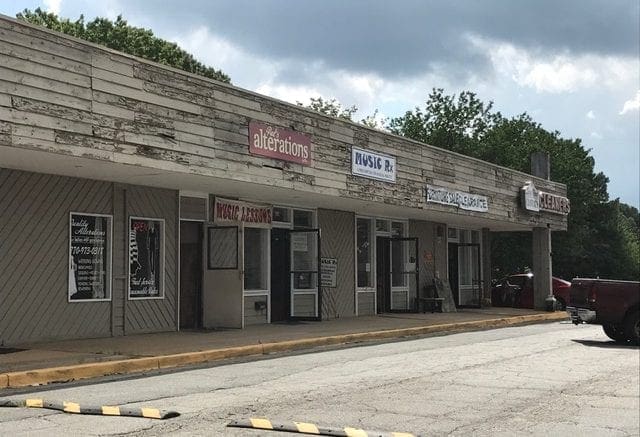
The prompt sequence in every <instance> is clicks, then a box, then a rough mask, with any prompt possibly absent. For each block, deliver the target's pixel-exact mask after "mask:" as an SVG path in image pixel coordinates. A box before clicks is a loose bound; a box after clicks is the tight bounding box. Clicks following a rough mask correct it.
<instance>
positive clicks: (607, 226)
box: [389, 89, 640, 279]
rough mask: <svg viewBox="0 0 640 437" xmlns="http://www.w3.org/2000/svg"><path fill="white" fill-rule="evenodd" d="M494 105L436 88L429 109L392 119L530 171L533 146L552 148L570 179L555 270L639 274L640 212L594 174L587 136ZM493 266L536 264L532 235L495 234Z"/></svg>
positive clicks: (562, 176) (395, 127)
mask: <svg viewBox="0 0 640 437" xmlns="http://www.w3.org/2000/svg"><path fill="white" fill-rule="evenodd" d="M492 108H493V103H492V102H489V103H488V104H485V103H483V102H482V101H480V100H479V99H478V98H477V97H476V95H475V94H474V93H471V92H468V91H464V92H462V93H460V95H459V96H458V97H457V98H456V96H455V95H453V96H446V95H444V91H443V90H442V89H434V90H433V91H432V92H431V94H430V95H429V97H428V99H427V102H426V105H425V107H424V108H423V109H421V108H416V109H415V110H414V111H407V112H406V113H405V115H403V116H402V117H397V118H394V119H392V120H391V121H390V123H389V129H390V130H391V131H392V132H394V133H396V134H399V135H404V136H407V137H410V138H413V139H416V140H419V141H422V142H425V143H428V144H431V145H433V146H437V147H441V148H444V149H448V150H452V151H455V152H459V153H463V154H466V155H469V156H473V157H476V158H479V159H482V160H485V161H489V162H493V163H495V164H498V165H501V166H504V167H509V168H512V169H515V170H519V171H522V172H526V173H529V170H530V164H529V157H530V155H531V153H532V152H534V151H546V152H548V153H549V155H550V159H551V179H552V180H554V181H557V182H561V183H564V184H566V185H567V196H568V197H569V199H570V200H571V213H570V214H569V217H568V231H567V232H556V233H554V235H553V269H554V274H556V275H557V276H560V277H564V278H568V279H571V278H573V277H575V276H596V275H599V276H602V277H605V276H606V277H611V278H619V279H634V278H638V276H639V273H638V259H639V258H638V238H637V236H638V225H637V223H638V222H640V219H638V214H637V210H635V208H632V207H629V206H628V205H624V204H619V202H617V201H613V202H610V201H609V196H608V193H607V183H608V178H607V177H606V176H605V175H604V174H603V173H601V172H600V173H597V172H595V169H594V165H595V162H594V159H593V157H591V156H590V155H589V150H586V149H585V148H584V147H583V146H582V142H581V140H580V139H565V138H562V137H561V136H560V133H559V132H557V131H554V132H550V131H547V130H546V129H544V128H543V127H542V126H541V125H540V124H539V123H536V122H535V121H534V120H533V119H532V118H531V117H530V116H529V115H527V114H526V113H525V114H521V115H519V116H516V117H513V118H509V119H508V118H505V117H503V116H502V115H501V114H500V113H499V112H492ZM634 210H635V213H634ZM492 265H493V266H494V275H495V276H496V277H498V276H500V275H503V274H507V273H512V272H516V271H523V270H524V269H525V268H526V267H530V266H531V265H532V260H531V234H530V233H494V234H493V235H492Z"/></svg>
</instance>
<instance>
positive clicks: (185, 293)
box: [180, 220, 202, 329]
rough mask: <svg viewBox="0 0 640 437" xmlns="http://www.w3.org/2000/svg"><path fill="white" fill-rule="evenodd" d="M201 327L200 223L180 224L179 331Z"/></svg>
mask: <svg viewBox="0 0 640 437" xmlns="http://www.w3.org/2000/svg"><path fill="white" fill-rule="evenodd" d="M200 327H202V223H200V222H195V221H184V220H183V221H181V222H180V329H197V328H200Z"/></svg>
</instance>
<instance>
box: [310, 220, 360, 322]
mask: <svg viewBox="0 0 640 437" xmlns="http://www.w3.org/2000/svg"><path fill="white" fill-rule="evenodd" d="M354 220H355V218H354V214H353V213H351V212H344V211H333V210H327V209H320V210H318V226H319V227H320V229H321V241H320V244H321V248H320V250H321V256H322V257H325V258H336V259H337V261H338V272H337V277H336V288H326V287H325V288H323V293H322V317H323V318H335V317H349V316H353V315H355V294H354V293H355V284H354V277H355V276H354V275H355V241H354V239H355V229H354V227H355V224H354V223H355V221H354Z"/></svg>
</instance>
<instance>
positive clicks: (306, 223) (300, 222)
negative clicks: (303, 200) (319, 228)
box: [293, 209, 313, 229]
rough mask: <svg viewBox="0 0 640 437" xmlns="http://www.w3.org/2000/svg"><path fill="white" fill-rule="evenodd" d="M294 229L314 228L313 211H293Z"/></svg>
mask: <svg viewBox="0 0 640 437" xmlns="http://www.w3.org/2000/svg"><path fill="white" fill-rule="evenodd" d="M293 227H294V228H309V229H311V228H313V211H303V210H299V209H294V210H293Z"/></svg>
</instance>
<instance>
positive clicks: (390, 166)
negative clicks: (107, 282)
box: [351, 147, 396, 183]
mask: <svg viewBox="0 0 640 437" xmlns="http://www.w3.org/2000/svg"><path fill="white" fill-rule="evenodd" d="M351 173H352V174H354V175H358V176H363V177H365V178H371V179H378V180H381V181H385V182H393V183H395V182H396V158H394V157H393V156H387V155H381V154H380V153H375V152H372V151H370V150H363V149H358V148H356V147H352V148H351Z"/></svg>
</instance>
